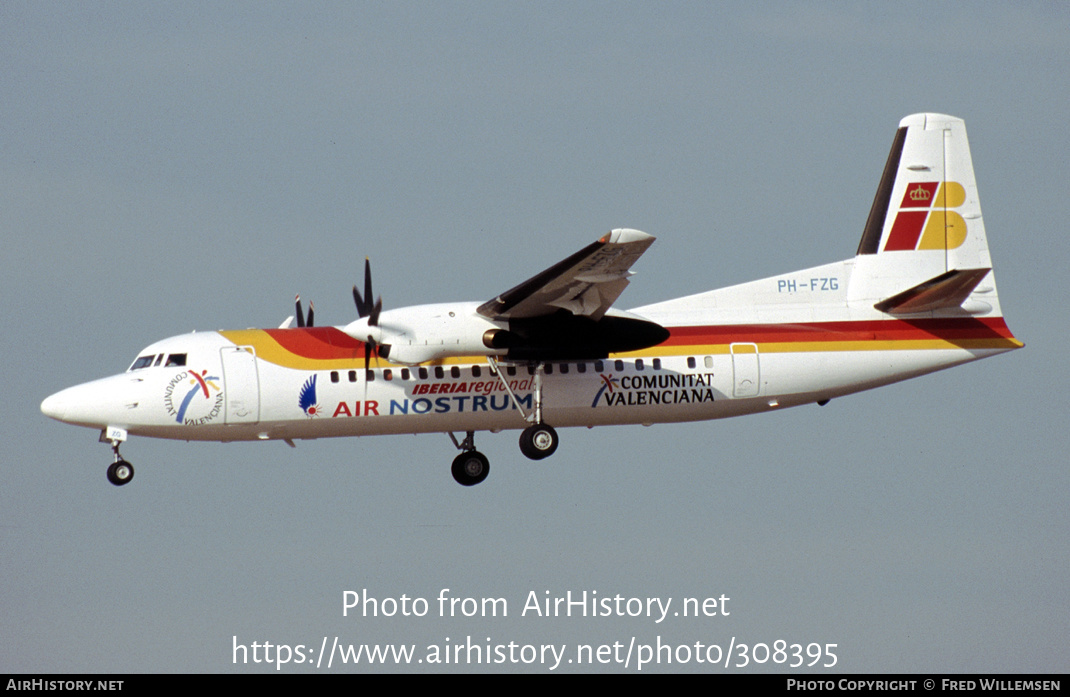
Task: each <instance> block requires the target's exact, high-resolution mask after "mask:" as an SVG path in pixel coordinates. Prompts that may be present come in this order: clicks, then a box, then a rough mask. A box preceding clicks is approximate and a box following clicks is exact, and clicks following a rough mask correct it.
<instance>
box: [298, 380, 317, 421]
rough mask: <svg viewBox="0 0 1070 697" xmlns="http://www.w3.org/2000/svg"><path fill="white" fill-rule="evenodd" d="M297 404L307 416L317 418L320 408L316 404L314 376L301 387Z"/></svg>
mask: <svg viewBox="0 0 1070 697" xmlns="http://www.w3.org/2000/svg"><path fill="white" fill-rule="evenodd" d="M297 403H298V404H299V405H300V406H301V409H303V410H304V412H305V413H306V414H308V415H309V416H317V415H319V412H320V406H319V404H317V403H316V376H315V375H313V376H312V377H310V378H309V379H308V380H307V381H305V384H304V386H303V387H301V393H300V394H299V395H298V397H297Z"/></svg>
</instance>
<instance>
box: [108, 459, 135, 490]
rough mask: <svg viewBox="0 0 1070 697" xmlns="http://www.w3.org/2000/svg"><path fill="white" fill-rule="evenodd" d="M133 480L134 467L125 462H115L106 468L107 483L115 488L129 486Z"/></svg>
mask: <svg viewBox="0 0 1070 697" xmlns="http://www.w3.org/2000/svg"><path fill="white" fill-rule="evenodd" d="M133 478H134V466H133V465H131V464H130V463H129V462H127V461H126V460H116V461H115V462H113V463H111V466H110V467H108V481H109V482H111V483H112V484H114V485H115V486H122V485H124V484H129V483H130V480H131V479H133Z"/></svg>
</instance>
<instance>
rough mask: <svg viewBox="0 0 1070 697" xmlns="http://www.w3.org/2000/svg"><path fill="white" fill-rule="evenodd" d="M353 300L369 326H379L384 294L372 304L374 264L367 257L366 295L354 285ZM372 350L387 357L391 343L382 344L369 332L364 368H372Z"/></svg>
mask: <svg viewBox="0 0 1070 697" xmlns="http://www.w3.org/2000/svg"><path fill="white" fill-rule="evenodd" d="M353 302H354V303H355V304H356V306H357V315H358V316H360V317H361V318H362V319H363V318H365V317H367V318H368V327H369V328H370V327H378V326H379V314H380V313H381V312H382V311H383V296H381V295H380V296H379V297H378V298H377V299H376V301H375V303H374V304H372V265H371V261H369V260H368V258H367V257H364V295H363V296H362V295H361V294H360V291H358V290H357V287H356V286H355V285H354V286H353ZM372 351H374V352H375V357H376V358H386V357H387V355H388V354H389V353H390V344H380V343H379V342H377V341H376V340H375V337H374V336H373V335H372V334H368V335H367V338H366V339H365V340H364V368H365V370H370V369H371V368H370V363H369V361H370V360H371V356H372Z"/></svg>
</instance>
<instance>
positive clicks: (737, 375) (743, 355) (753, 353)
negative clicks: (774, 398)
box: [728, 344, 761, 397]
mask: <svg viewBox="0 0 1070 697" xmlns="http://www.w3.org/2000/svg"><path fill="white" fill-rule="evenodd" d="M728 350H729V351H730V352H731V353H732V375H733V381H734V382H733V387H732V395H733V396H734V397H757V396H758V390H759V389H760V387H761V383H760V382H759V381H758V380H759V377H760V374H759V371H758V344H731V345H729V347H728Z"/></svg>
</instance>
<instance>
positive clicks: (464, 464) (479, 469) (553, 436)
mask: <svg viewBox="0 0 1070 697" xmlns="http://www.w3.org/2000/svg"><path fill="white" fill-rule="evenodd" d="M488 360H489V362H490V365H491V370H492V374H493V375H496V376H497V377H498V379H499V380H501V383H502V386H503V387H504V388H505V391H506V392H507V393H508V394H509V397H510V399H512V400H513V406H515V407H516V409H517V411H519V412H520V415H521V416H522V417H523V418H524V420H525V421H527V422H528V423H530V424H531V426H528V427H527V428H525V429H524V430H523V431H522V432H521V433H520V452H522V453H524V455H525V456H526V457H527V458H529V459H531V460H542V459H544V458H547V457H550V456H551V455H553V454H554V452H555V451H556V450H557V446H558V444H559V443H560V442H561V441H560V439H559V438H558V437H557V431H555V430H554V429H553V427H552V426H550V425H548V424H545V423H543V422H542V376H543V366H542V364H541V363H539V364H536V365H535V394H534V395H533V398H534V402H535V404H534V407H535V408H534V410H532V412H531V413H530V414H525V413H524V408H523V407H522V406H521V404H520V400H518V399H517V398H516V395H515V394H513V390H512V389H511V388H510V387H509V383H508V382H507V381H506V380H505V377H504V376H503V375H502V372H501V369H500V368H499V367H498V362H497V361H496V360H495V359H494V357H490V358H489V359H488ZM449 436H450V440H452V441H453V444H454V445H455V446H457V449H458V450H460V451H461V454H460V455H458V456H457V457H456V458H454V460H453V466H452V467H451V468H450V471H451V472H452V473H453V478H454V479H455V480H457V483H458V484H460V485H462V486H475V485H476V484H479V483H480V482H481V481H483V480H484V479H486V478H487V475H488V474H489V473H490V461H489V460H487V456H486V455H484V454H483V453H481V452H479V451H478V450H476V445H475V432H473V431H468V432H467V433H466V435H465V439H464V440H463V441H460V442H458V441H457V438H456V437H455V436H454V435H453V434H452V433H450V434H449Z"/></svg>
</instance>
